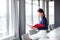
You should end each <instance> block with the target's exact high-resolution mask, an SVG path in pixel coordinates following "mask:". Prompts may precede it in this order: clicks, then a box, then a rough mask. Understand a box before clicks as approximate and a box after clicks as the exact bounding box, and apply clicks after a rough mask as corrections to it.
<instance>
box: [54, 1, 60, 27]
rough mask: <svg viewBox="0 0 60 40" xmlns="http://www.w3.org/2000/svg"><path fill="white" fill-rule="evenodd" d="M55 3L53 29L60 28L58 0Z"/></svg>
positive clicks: (59, 4)
mask: <svg viewBox="0 0 60 40" xmlns="http://www.w3.org/2000/svg"><path fill="white" fill-rule="evenodd" d="M54 1H55V27H58V26H60V0H54Z"/></svg>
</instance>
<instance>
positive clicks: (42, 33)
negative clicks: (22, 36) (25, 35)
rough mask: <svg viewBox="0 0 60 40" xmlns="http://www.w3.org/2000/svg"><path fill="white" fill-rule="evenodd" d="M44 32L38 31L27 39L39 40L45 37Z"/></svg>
mask: <svg viewBox="0 0 60 40" xmlns="http://www.w3.org/2000/svg"><path fill="white" fill-rule="evenodd" d="M46 34H47V33H46V30H40V31H39V32H38V33H36V34H34V35H30V36H29V37H30V38H31V39H40V38H41V37H45V36H46Z"/></svg>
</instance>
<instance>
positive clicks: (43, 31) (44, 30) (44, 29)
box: [29, 8, 48, 40]
mask: <svg viewBox="0 0 60 40" xmlns="http://www.w3.org/2000/svg"><path fill="white" fill-rule="evenodd" d="M38 15H39V17H40V18H41V20H40V21H39V24H42V25H44V26H43V27H42V28H41V27H38V28H37V29H38V30H39V31H38V32H37V33H36V34H33V35H30V36H29V37H30V40H33V39H40V38H42V37H46V35H47V30H48V22H47V19H46V17H45V13H44V11H43V9H40V8H39V9H38ZM35 26H36V25H35Z"/></svg>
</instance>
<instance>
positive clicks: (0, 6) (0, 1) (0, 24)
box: [0, 0, 7, 35]
mask: <svg viewBox="0 0 60 40" xmlns="http://www.w3.org/2000/svg"><path fill="white" fill-rule="evenodd" d="M6 2H7V0H0V33H1V34H3V35H5V33H6V32H7V4H6Z"/></svg>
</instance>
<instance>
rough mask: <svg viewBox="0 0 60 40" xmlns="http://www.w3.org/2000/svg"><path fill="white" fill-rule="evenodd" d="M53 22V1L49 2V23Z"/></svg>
mask: <svg viewBox="0 0 60 40" xmlns="http://www.w3.org/2000/svg"><path fill="white" fill-rule="evenodd" d="M51 24H54V1H50V2H49V25H51Z"/></svg>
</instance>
